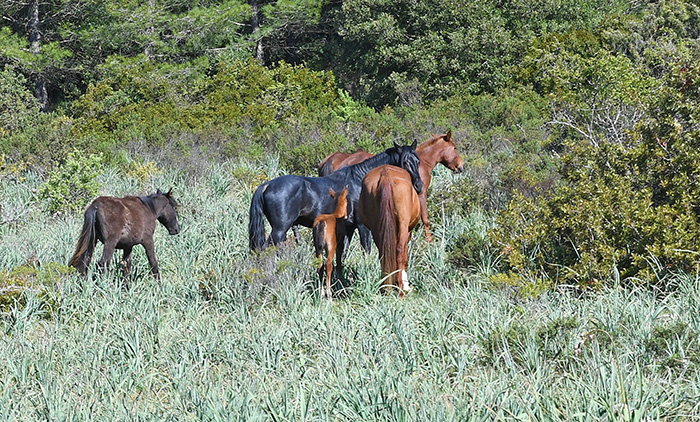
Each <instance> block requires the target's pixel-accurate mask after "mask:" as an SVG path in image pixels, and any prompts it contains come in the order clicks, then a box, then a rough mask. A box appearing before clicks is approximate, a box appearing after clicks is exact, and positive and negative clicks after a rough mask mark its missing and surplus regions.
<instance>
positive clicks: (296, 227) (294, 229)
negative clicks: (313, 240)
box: [292, 224, 301, 245]
mask: <svg viewBox="0 0 700 422" xmlns="http://www.w3.org/2000/svg"><path fill="white" fill-rule="evenodd" d="M292 233H294V240H296V242H297V245H301V236H300V235H299V225H298V224H295V225H293V226H292Z"/></svg>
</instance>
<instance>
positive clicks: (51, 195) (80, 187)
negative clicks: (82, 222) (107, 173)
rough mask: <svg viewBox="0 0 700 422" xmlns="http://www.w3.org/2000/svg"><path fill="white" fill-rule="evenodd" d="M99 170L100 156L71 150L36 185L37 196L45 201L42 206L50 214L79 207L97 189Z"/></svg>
mask: <svg viewBox="0 0 700 422" xmlns="http://www.w3.org/2000/svg"><path fill="white" fill-rule="evenodd" d="M101 172H102V156H101V155H96V154H90V155H87V156H86V155H84V154H83V153H81V152H80V151H78V150H73V151H72V152H70V153H69V154H68V157H66V160H65V161H64V162H63V164H62V165H60V166H58V167H56V168H55V169H53V170H52V171H51V172H50V173H49V177H48V180H47V181H46V182H45V183H44V184H42V185H41V186H40V187H39V191H38V194H39V199H41V200H45V201H47V202H46V204H45V209H46V211H47V212H49V213H51V214H55V213H59V212H70V211H77V210H81V209H83V208H84V207H85V205H86V204H87V202H88V201H90V200H92V199H93V198H94V197H95V195H97V192H98V191H99V190H100V184H99V182H98V181H97V177H98V176H99V175H100V174H101Z"/></svg>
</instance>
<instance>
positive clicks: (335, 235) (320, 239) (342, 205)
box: [313, 186, 348, 300]
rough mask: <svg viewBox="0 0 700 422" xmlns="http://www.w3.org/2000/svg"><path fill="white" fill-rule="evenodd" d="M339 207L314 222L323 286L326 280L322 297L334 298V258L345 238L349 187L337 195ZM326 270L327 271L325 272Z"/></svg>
mask: <svg viewBox="0 0 700 422" xmlns="http://www.w3.org/2000/svg"><path fill="white" fill-rule="evenodd" d="M329 193H330V194H331V198H336V193H335V191H334V190H333V189H329ZM337 201H338V205H337V206H336V208H335V212H334V213H333V214H321V215H319V216H318V217H316V219H315V220H314V225H313V234H314V249H315V250H316V257H317V258H319V259H320V260H321V263H320V265H319V267H318V276H319V278H320V280H321V286H323V279H324V278H325V279H326V288H325V289H323V287H322V290H321V292H322V297H325V298H327V299H329V300H330V299H332V298H333V291H332V290H331V274H332V273H333V258H334V257H335V250H336V248H337V247H338V239H341V240H342V239H344V238H345V224H344V223H343V222H342V221H340V222H339V221H338V220H343V219H345V218H347V216H348V187H347V186H346V187H345V188H344V189H343V190H342V191H341V192H340V194H337ZM324 253H325V254H326V262H325V263H324V262H323V254H324ZM324 269H325V271H324Z"/></svg>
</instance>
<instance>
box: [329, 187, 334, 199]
mask: <svg viewBox="0 0 700 422" xmlns="http://www.w3.org/2000/svg"><path fill="white" fill-rule="evenodd" d="M328 193H330V194H331V198H335V191H334V190H333V188H328Z"/></svg>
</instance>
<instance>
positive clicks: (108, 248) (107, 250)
mask: <svg viewBox="0 0 700 422" xmlns="http://www.w3.org/2000/svg"><path fill="white" fill-rule="evenodd" d="M116 247H117V241H116V240H105V242H104V250H103V251H102V257H101V258H100V261H99V262H98V263H97V267H98V269H99V271H100V273H101V274H104V272H105V270H107V269H109V263H110V262H111V261H112V256H114V248H116Z"/></svg>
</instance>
